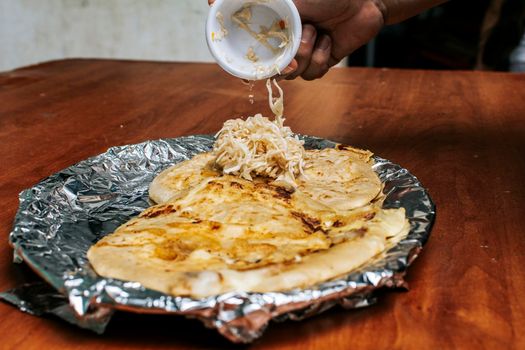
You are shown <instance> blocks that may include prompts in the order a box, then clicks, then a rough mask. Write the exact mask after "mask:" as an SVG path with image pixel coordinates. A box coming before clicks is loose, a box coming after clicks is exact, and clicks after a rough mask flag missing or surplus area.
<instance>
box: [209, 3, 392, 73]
mask: <svg viewBox="0 0 525 350" xmlns="http://www.w3.org/2000/svg"><path fill="white" fill-rule="evenodd" d="M214 1H215V0H208V4H210V5H211V4H213V2H214ZM294 2H295V5H296V6H297V9H298V10H299V13H300V15H301V19H302V21H303V33H302V38H301V44H300V46H299V50H298V52H297V55H296V57H295V59H294V60H293V61H292V62H291V63H290V65H289V66H288V67H287V68H286V69H285V70H284V71H283V72H282V74H281V75H282V76H283V77H285V78H286V79H295V78H297V77H299V76H301V77H302V78H303V79H305V80H313V79H317V78H321V77H322V76H323V75H325V74H326V72H328V70H329V68H330V67H332V66H334V65H336V64H337V63H339V61H341V60H342V59H343V58H344V57H346V56H347V55H349V54H351V53H352V52H353V51H355V50H356V49H357V48H359V47H360V46H362V45H364V44H366V43H367V42H368V41H369V40H370V39H372V38H373V37H374V36H375V35H376V34H377V33H378V32H379V30H380V29H381V27H382V26H383V24H384V16H383V11H382V2H380V0H294Z"/></svg>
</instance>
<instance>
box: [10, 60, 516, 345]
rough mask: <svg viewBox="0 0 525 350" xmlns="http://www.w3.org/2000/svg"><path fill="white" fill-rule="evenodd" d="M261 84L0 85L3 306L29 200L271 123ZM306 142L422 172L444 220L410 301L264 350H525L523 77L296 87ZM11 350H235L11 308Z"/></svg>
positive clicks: (430, 77)
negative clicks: (48, 186) (142, 151)
mask: <svg viewBox="0 0 525 350" xmlns="http://www.w3.org/2000/svg"><path fill="white" fill-rule="evenodd" d="M263 85H264V84H259V85H258V86H257V87H256V89H255V91H256V102H255V104H254V105H250V104H249V103H248V94H249V91H248V87H246V86H245V85H243V84H242V83H241V82H240V81H239V80H237V79H234V78H232V77H230V76H228V75H227V74H226V73H224V72H223V71H221V70H220V69H219V68H218V67H217V66H216V65H212V64H172V63H150V62H122V61H105V60H65V61H56V62H50V63H45V64H41V65H37V66H33V67H28V68H24V69H20V70H15V71H11V72H6V73H3V74H0V157H1V158H0V160H1V161H0V164H1V171H0V198H1V199H2V202H1V203H0V230H1V234H0V290H6V289H8V288H11V287H14V286H16V285H18V284H20V283H22V282H24V281H28V280H33V279H35V277H34V275H33V274H32V273H31V272H29V271H28V270H27V268H24V267H20V266H14V265H13V264H12V263H11V258H12V252H11V249H10V248H9V247H8V244H7V238H8V234H9V232H10V229H11V226H12V222H13V217H14V215H15V212H16V210H17V207H18V198H17V194H18V193H19V191H21V190H23V189H24V188H27V187H30V186H32V185H33V184H35V183H36V182H38V181H39V180H40V179H42V178H44V177H46V176H48V175H50V174H52V173H54V172H56V171H58V170H61V169H63V168H65V167H68V166H70V165H72V164H74V163H76V162H78V161H80V160H83V159H85V158H87V157H90V156H93V155H96V154H99V153H102V152H104V151H105V150H106V149H107V148H108V147H111V146H115V145H123V144H130V143H138V142H141V141H144V140H148V139H158V138H168V137H176V136H181V135H190V134H197V133H213V132H215V131H217V130H218V129H219V128H220V127H221V125H222V123H223V122H224V121H225V120H226V119H229V118H231V117H238V116H241V115H247V114H253V113H256V112H264V113H265V114H266V115H268V114H269V111H268V107H267V102H266V98H267V97H266V92H265V90H264V86H263ZM282 86H283V88H284V89H285V92H286V115H287V116H288V119H287V123H288V124H289V125H290V126H291V127H292V129H293V130H294V131H296V132H299V133H303V134H311V135H317V136H321V137H325V138H329V139H332V140H336V141H340V142H344V143H348V144H352V145H355V146H358V147H363V148H368V149H370V150H373V151H374V152H376V153H377V154H379V155H381V156H383V157H385V158H388V159H390V160H392V161H394V162H396V163H399V164H401V165H403V166H404V167H406V168H408V169H410V171H411V172H412V173H413V174H415V175H416V176H418V177H419V179H420V180H421V181H422V183H423V184H424V185H425V186H426V187H427V188H428V189H429V192H430V194H431V196H432V197H433V199H434V201H435V202H436V205H437V209H438V215H437V220H436V224H435V226H434V229H433V232H432V236H431V238H430V241H429V243H428V244H427V245H426V247H425V249H424V251H423V254H422V255H421V256H420V258H419V259H418V260H416V262H415V264H414V265H413V266H412V267H411V268H410V270H409V274H408V277H407V279H408V282H409V284H410V286H411V290H410V291H409V292H401V291H387V292H383V293H381V295H380V298H379V303H378V304H376V305H375V306H372V307H369V308H366V309H361V310H357V311H346V310H342V309H340V308H336V309H333V310H331V311H329V312H326V313H324V314H322V315H320V316H317V317H314V318H312V319H309V320H306V321H302V322H291V321H290V322H285V323H283V324H271V325H270V327H269V329H268V330H267V332H266V334H265V335H264V337H263V338H262V339H260V340H258V341H257V342H256V343H254V344H253V345H252V346H251V348H253V349H265V348H277V349H315V348H319V349H321V348H322V349H333V350H335V349H348V348H358V349H365V348H370V349H378V348H389V349H390V348H403V349H408V348H413V349H432V348H434V349H437V348H476V349H479V348H487V349H496V348H522V349H523V348H525V332H524V329H525V301H524V300H525V274H524V272H523V271H524V267H525V253H524V251H525V229H524V224H523V222H521V220H523V218H524V216H525V185H524V183H525V179H524V176H525V75H512V74H502V73H479V72H447V71H443V72H441V71H416V70H382V69H338V70H333V71H332V72H330V73H329V74H328V75H327V76H326V77H325V78H323V79H322V80H319V81H315V82H305V81H301V80H297V81H293V82H283V84H282ZM0 339H1V340H0V348H7V349H10V348H12V349H15V348H16V349H47V348H55V349H58V348H75V349H95V348H116V347H125V348H131V349H135V348H136V349H138V348H140V349H142V348H170V349H187V348H210V347H213V348H215V347H221V348H231V346H232V345H231V344H229V343H228V342H226V341H225V340H223V339H222V338H221V337H220V336H219V335H218V334H216V332H215V331H212V330H207V329H205V328H204V327H203V326H202V325H201V324H200V323H199V322H198V321H191V320H186V319H184V318H181V317H167V316H146V315H134V314H125V313H121V314H118V315H117V316H116V317H115V318H114V319H113V320H112V322H111V323H110V325H109V327H108V329H107V332H106V333H105V334H104V335H102V336H98V335H95V334H93V333H91V332H89V331H85V330H81V329H78V328H76V327H74V326H71V325H68V324H66V323H65V322H62V321H60V320H57V319H55V318H51V317H49V318H39V317H34V316H30V315H28V314H25V313H22V312H20V311H18V310H17V309H15V308H13V307H11V306H8V305H7V304H4V303H0Z"/></svg>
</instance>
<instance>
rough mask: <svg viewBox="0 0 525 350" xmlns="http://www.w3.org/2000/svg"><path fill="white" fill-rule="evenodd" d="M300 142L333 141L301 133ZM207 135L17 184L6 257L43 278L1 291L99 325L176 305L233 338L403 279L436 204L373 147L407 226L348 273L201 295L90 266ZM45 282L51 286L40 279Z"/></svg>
mask: <svg viewBox="0 0 525 350" xmlns="http://www.w3.org/2000/svg"><path fill="white" fill-rule="evenodd" d="M303 139H304V140H305V142H306V143H305V147H306V148H317V149H321V148H327V147H334V146H335V143H333V142H330V141H327V140H323V139H319V138H314V137H308V136H304V137H303ZM213 142H214V138H213V137H212V136H207V135H203V136H188V137H180V138H176V139H165V140H158V141H148V142H144V143H141V144H136V145H128V146H122V147H114V148H111V149H109V150H108V151H107V152H106V153H104V154H101V155H99V156H96V157H93V158H90V159H87V160H84V161H82V162H80V163H78V164H76V165H74V166H71V167H69V168H67V169H65V170H63V171H61V172H59V173H56V174H54V175H52V176H50V177H48V178H47V179H45V180H43V181H42V182H40V183H39V184H37V185H36V186H34V187H32V188H30V189H28V190H25V191H23V192H22V193H21V194H20V207H19V210H18V212H17V215H16V218H15V224H14V228H13V231H12V232H11V235H10V244H11V245H12V246H13V248H14V255H15V259H14V260H15V262H22V261H23V262H25V263H26V264H28V265H29V266H30V267H31V268H32V269H33V270H34V271H36V272H37V273H38V274H39V275H40V276H41V277H42V278H43V279H44V280H45V281H46V282H47V283H49V285H48V286H45V285H39V284H36V285H29V286H21V287H20V288H16V289H14V290H11V291H8V292H5V293H2V294H0V298H2V299H4V300H6V301H8V302H10V303H12V304H14V305H16V306H17V307H19V308H20V309H21V310H23V311H26V312H30V313H33V314H37V315H38V314H42V313H51V314H55V315H57V316H59V317H61V318H63V319H65V320H66V321H68V322H72V323H75V324H77V325H79V326H81V327H84V328H89V329H92V330H94V331H96V332H98V333H100V332H103V330H104V328H105V326H106V324H107V323H108V322H109V320H110V318H111V315H112V313H113V311H114V310H127V311H136V312H148V313H173V314H182V315H186V316H188V317H194V318H198V319H200V320H202V321H203V322H204V324H205V325H206V326H207V327H211V328H216V329H217V330H218V331H219V332H220V333H221V334H222V335H224V336H225V337H226V338H228V339H230V340H231V341H233V342H251V341H253V340H254V339H256V338H258V337H260V336H261V335H262V333H263V332H264V329H265V328H266V326H267V324H268V322H269V321H270V320H272V319H273V320H277V321H282V320H286V319H292V320H300V319H303V318H305V317H308V316H311V315H314V314H318V313H320V312H322V311H325V310H327V309H329V308H331V307H332V306H334V305H337V304H339V305H342V306H343V307H345V308H358V307H364V306H368V305H370V304H372V303H374V302H375V299H374V297H373V294H372V292H373V291H375V290H377V289H379V288H382V287H398V288H399V287H406V286H405V282H404V279H403V276H404V274H405V271H406V269H407V267H408V266H409V265H410V264H411V262H412V261H413V260H414V259H415V258H416V257H417V255H418V254H419V252H420V250H421V249H422V247H423V245H424V244H425V242H426V241H427V239H428V237H429V235H430V230H431V227H432V224H433V221H434V216H435V207H434V204H433V202H432V200H431V199H430V197H429V195H428V194H427V192H426V191H425V189H424V188H423V187H422V185H421V184H420V183H419V181H418V180H417V179H416V178H415V177H414V176H413V175H411V174H410V173H409V172H408V171H407V170H405V169H403V168H401V167H400V166H398V165H396V164H393V163H391V162H389V161H387V160H385V159H382V158H379V157H375V160H376V164H375V166H374V169H375V171H376V172H377V173H378V175H379V177H380V178H381V180H382V181H383V182H384V184H385V188H384V191H385V193H386V195H387V196H386V201H385V204H384V206H385V207H392V208H394V207H396V208H397V207H404V208H405V209H406V211H407V216H408V218H409V221H410V224H411V230H410V233H409V235H408V236H407V237H406V238H405V239H403V240H402V241H401V242H399V243H398V244H397V245H396V246H394V247H391V248H390V249H389V250H388V251H387V252H385V253H384V254H382V255H381V256H379V257H377V258H376V259H374V261H371V262H370V263H369V264H367V265H366V266H364V267H362V268H361V269H359V270H357V271H354V272H352V273H350V274H349V275H347V276H344V277H342V278H339V279H337V280H332V281H328V282H324V283H320V284H318V285H316V286H313V287H311V288H309V289H300V290H292V291H287V292H274V293H227V294H223V295H218V296H214V297H208V298H204V299H192V298H186V297H175V296H170V295H166V294H163V293H160V292H156V291H152V290H149V289H146V288H144V287H142V286H141V285H140V284H139V283H136V282H126V281H120V280H115V279H110V278H103V277H100V276H98V275H97V274H96V273H95V272H94V271H93V269H92V268H91V267H90V265H89V263H88V260H87V257H86V252H87V250H88V248H89V247H90V246H91V245H92V244H94V243H95V242H97V241H98V240H99V239H100V238H102V237H103V236H104V235H107V234H109V233H111V232H113V231H114V230H115V229H116V228H117V227H118V226H120V225H121V224H123V223H125V222H126V221H128V220H129V219H130V218H132V217H134V216H136V215H138V214H139V213H140V212H141V211H142V210H144V209H145V208H147V207H148V206H150V205H151V202H150V201H149V199H148V186H149V184H150V182H151V181H152V180H153V178H154V177H155V176H156V175H157V174H158V173H159V172H160V171H161V170H163V169H165V168H167V167H169V166H171V165H173V164H174V163H177V162H180V161H183V160H186V159H190V158H191V157H192V156H194V155H195V154H198V153H201V152H205V151H209V150H210V149H211V147H212V145H213ZM49 286H50V287H51V288H49Z"/></svg>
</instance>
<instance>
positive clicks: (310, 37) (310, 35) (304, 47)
mask: <svg viewBox="0 0 525 350" xmlns="http://www.w3.org/2000/svg"><path fill="white" fill-rule="evenodd" d="M316 38H317V31H316V30H315V27H314V26H312V25H310V24H305V25H304V26H303V33H302V36H301V44H300V45H299V50H298V51H297V54H296V56H295V60H296V61H297V68H296V69H295V71H293V73H289V74H288V75H287V76H286V79H295V78H297V77H298V76H300V75H302V74H303V73H304V71H305V70H306V69H307V68H308V66H309V65H310V61H311V59H312V53H313V50H314V46H315V40H316Z"/></svg>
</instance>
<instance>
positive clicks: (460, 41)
mask: <svg viewBox="0 0 525 350" xmlns="http://www.w3.org/2000/svg"><path fill="white" fill-rule="evenodd" d="M492 2H501V3H502V5H501V11H500V15H499V16H496V17H494V15H493V14H492V13H490V12H488V10H489V7H490V5H491V3H492ZM492 5H494V4H492ZM491 16H492V18H495V21H496V22H495V23H496V25H495V26H494V27H493V28H492V29H491V30H490V31H488V32H486V34H485V35H486V45H485V49H483V45H481V44H480V40H481V39H482V35H481V32H482V27H483V23H484V20H486V18H487V17H489V18H490V17H491ZM524 18H525V0H451V1H450V2H448V3H445V4H444V5H441V6H438V7H435V8H433V9H431V10H428V11H426V12H424V13H422V14H421V15H419V16H417V17H414V18H412V19H409V20H407V21H404V22H403V23H400V24H396V25H391V26H386V27H385V28H384V29H383V30H382V31H381V32H380V34H379V35H378V36H377V38H376V39H375V40H374V41H373V42H372V43H370V44H369V45H367V46H365V47H363V48H361V49H359V50H357V51H356V52H355V53H354V54H353V55H351V56H350V58H349V65H351V66H375V67H395V68H423V69H475V68H477V69H488V70H500V71H505V70H508V68H509V55H510V53H511V52H512V50H513V49H514V48H516V46H518V44H519V42H520V39H521V38H522V36H523V32H524ZM478 55H479V60H478V59H477V58H478ZM476 63H478V64H476Z"/></svg>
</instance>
